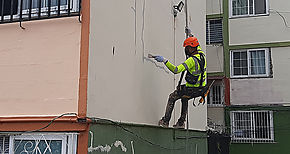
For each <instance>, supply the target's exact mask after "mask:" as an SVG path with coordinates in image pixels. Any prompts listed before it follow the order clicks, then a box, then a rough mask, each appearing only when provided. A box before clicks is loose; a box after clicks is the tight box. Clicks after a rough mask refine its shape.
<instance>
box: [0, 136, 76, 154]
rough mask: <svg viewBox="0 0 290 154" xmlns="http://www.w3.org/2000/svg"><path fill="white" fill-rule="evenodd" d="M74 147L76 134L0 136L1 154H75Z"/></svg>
mask: <svg viewBox="0 0 290 154" xmlns="http://www.w3.org/2000/svg"><path fill="white" fill-rule="evenodd" d="M8 134H9V133H8ZM76 146H77V134H76V133H45V134H36V133H33V134H24V135H11V136H9V135H6V136H0V153H1V154H2V153H4V154H21V153H29V154H76Z"/></svg>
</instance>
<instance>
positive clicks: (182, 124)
mask: <svg viewBox="0 0 290 154" xmlns="http://www.w3.org/2000/svg"><path fill="white" fill-rule="evenodd" d="M173 128H180V129H184V128H185V123H184V122H179V121H177V123H176V124H175V125H173Z"/></svg>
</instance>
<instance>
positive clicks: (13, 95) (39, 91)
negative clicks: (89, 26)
mask: <svg viewBox="0 0 290 154" xmlns="http://www.w3.org/2000/svg"><path fill="white" fill-rule="evenodd" d="M22 25H23V26H24V27H25V28H26V29H25V30H22V29H21V28H20V27H19V23H12V24H2V25H0V72H1V75H0V106H1V107H0V116H21V115H26V116H27V115H57V114H61V113H65V112H77V103H78V79H79V56H80V55H79V54H80V34H81V33H80V30H81V24H80V23H79V22H78V18H77V17H70V18H60V19H50V20H41V21H31V22H24V23H22Z"/></svg>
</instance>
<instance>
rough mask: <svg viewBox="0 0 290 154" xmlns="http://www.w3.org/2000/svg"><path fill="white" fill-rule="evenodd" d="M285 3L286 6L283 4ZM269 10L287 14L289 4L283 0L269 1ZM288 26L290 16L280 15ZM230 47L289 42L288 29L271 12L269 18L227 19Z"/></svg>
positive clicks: (289, 29) (289, 33)
mask: <svg viewBox="0 0 290 154" xmlns="http://www.w3.org/2000/svg"><path fill="white" fill-rule="evenodd" d="M285 3H286V4H285ZM269 9H275V10H277V11H279V12H284V11H288V12H289V2H288V1H285V0H269ZM281 14H282V15H283V16H284V17H285V19H286V21H287V22H288V25H289V24H290V22H289V21H290V14H289V13H281ZM229 36H230V39H229V40H230V45H239V44H254V43H268V42H285V41H290V28H287V27H286V26H285V24H284V22H283V19H282V18H281V17H280V16H279V15H278V14H277V13H276V12H274V11H273V10H270V15H269V16H258V17H245V18H232V19H229Z"/></svg>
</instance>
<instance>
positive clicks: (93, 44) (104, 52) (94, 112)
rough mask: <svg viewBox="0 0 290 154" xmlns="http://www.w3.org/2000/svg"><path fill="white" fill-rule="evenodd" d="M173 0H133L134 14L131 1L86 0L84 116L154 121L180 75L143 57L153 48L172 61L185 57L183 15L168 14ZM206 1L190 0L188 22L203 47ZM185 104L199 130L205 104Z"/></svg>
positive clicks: (204, 121) (133, 121)
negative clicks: (88, 13)
mask: <svg viewBox="0 0 290 154" xmlns="http://www.w3.org/2000/svg"><path fill="white" fill-rule="evenodd" d="M178 2H179V1H174V2H172V1H170V2H169V1H156V0H146V1H145V7H144V1H143V0H142V1H136V3H137V7H136V8H135V10H136V14H135V12H134V9H133V8H134V7H135V3H134V1H126V2H123V1H118V0H99V1H91V28H90V31H91V33H90V57H89V79H88V83H89V85H88V116H94V117H102V118H109V119H113V120H117V121H122V122H130V123H143V124H151V125H156V124H157V122H158V120H159V119H160V118H161V117H162V116H163V114H164V111H165V105H166V102H167V99H168V95H169V94H170V93H171V92H172V91H173V90H174V89H175V86H176V82H178V80H179V75H177V76H174V75H173V74H172V73H170V72H169V71H168V69H167V68H165V66H164V64H162V63H156V62H155V61H152V60H151V59H147V58H146V57H147V54H148V53H153V54H160V55H163V56H164V57H166V58H168V59H169V60H170V61H171V62H173V63H174V62H176V64H180V63H182V62H183V61H184V52H183V48H182V43H183V40H184V38H185V34H184V27H185V20H184V19H185V15H184V12H182V13H179V14H178V16H177V18H176V19H175V24H174V18H173V14H172V6H173V4H177V3H178ZM100 6H103V7H100ZM132 7H133V8H132ZM205 7H206V6H205V1H202V0H200V1H194V2H191V1H190V2H189V12H190V15H189V23H190V28H191V29H192V31H193V33H194V34H195V36H197V37H198V38H199V40H200V43H201V44H202V47H203V48H204V49H205V44H204V43H205ZM143 8H145V10H144V9H143ZM135 15H136V19H137V20H136V31H135ZM143 20H144V24H143ZM196 21H198V24H197V23H196ZM174 26H175V27H176V32H175V33H174ZM135 32H136V33H135ZM175 34H176V35H175ZM135 36H136V44H135ZM174 36H175V37H174ZM113 48H114V54H113V51H112V50H113ZM175 49H176V50H175ZM174 58H175V59H174ZM179 107H180V103H179V102H178V103H177V104H176V112H175V116H173V118H172V119H173V120H172V122H173V121H174V120H175V121H176V120H177V118H178V116H179V110H180V109H179ZM189 109H190V113H189V115H190V124H191V126H190V127H191V128H195V129H201V130H204V129H205V127H206V106H199V107H198V108H193V107H192V105H190V108H189Z"/></svg>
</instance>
